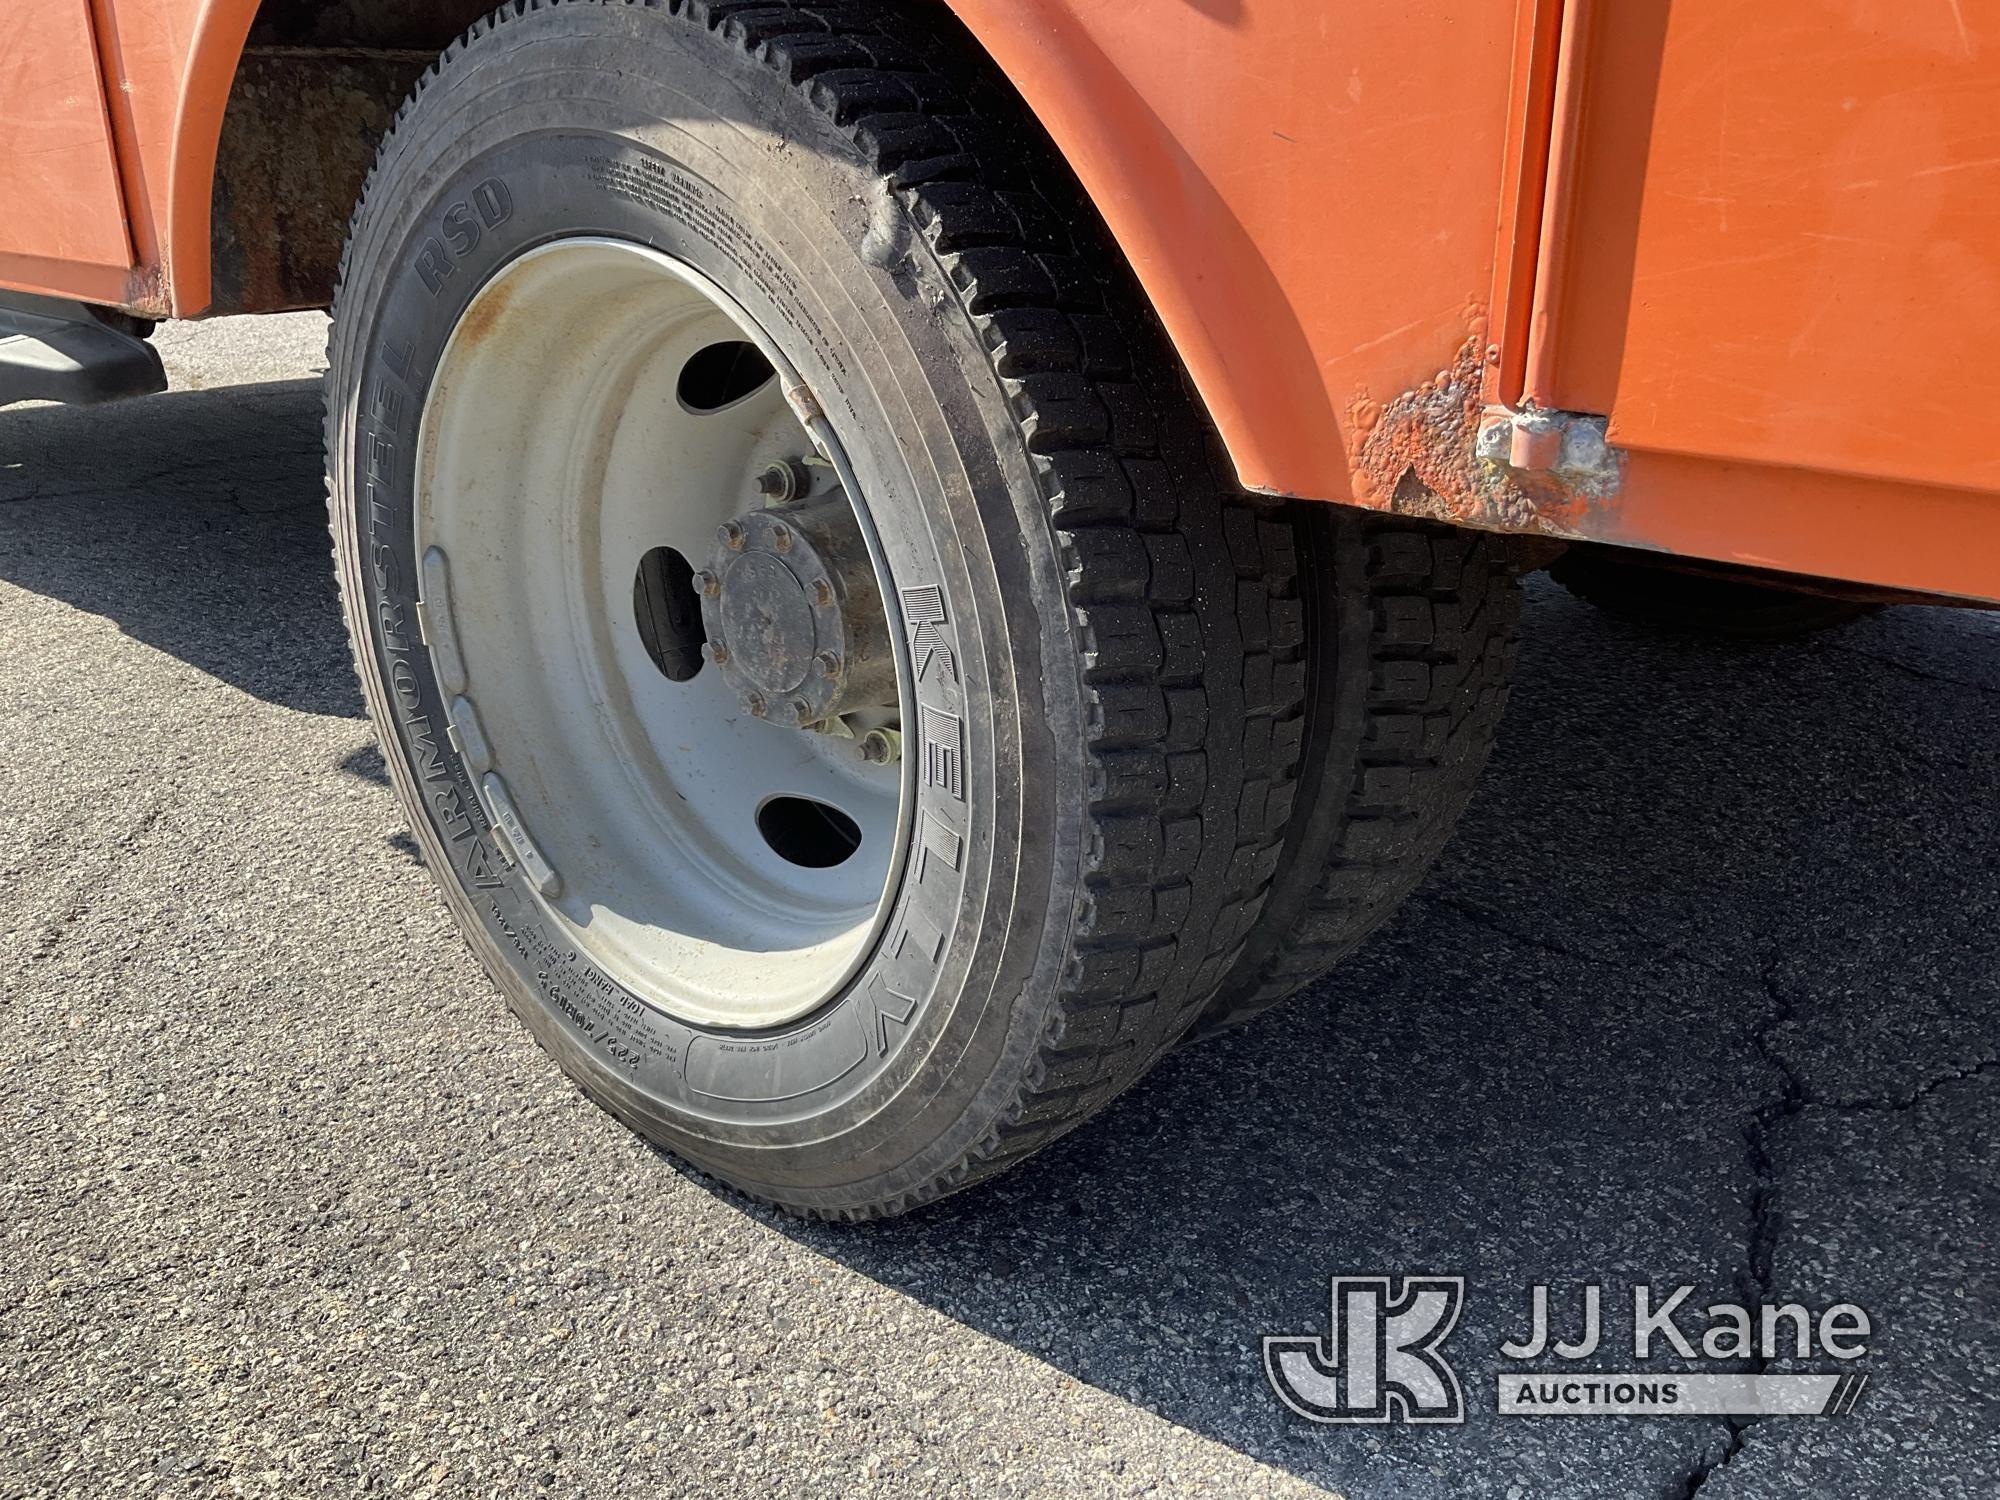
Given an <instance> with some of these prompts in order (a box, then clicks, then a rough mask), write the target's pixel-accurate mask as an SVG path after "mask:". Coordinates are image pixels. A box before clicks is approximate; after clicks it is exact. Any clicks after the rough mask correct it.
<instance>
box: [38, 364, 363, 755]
mask: <svg viewBox="0 0 2000 1500" xmlns="http://www.w3.org/2000/svg"><path fill="white" fill-rule="evenodd" d="M322 474H323V470H322V459H321V449H320V386H319V383H318V382H317V381H313V380H288V381H279V382H273V383H270V384H265V385H249V386H233V387H222V388H217V389H212V390H196V391H184V392H171V393H168V394H166V395H160V396H150V397H146V398H144V399H142V400H137V401H129V402H122V403H119V404H116V405H112V406H104V407H94V408H76V407H23V408H15V409H11V410H5V411H0V582H4V583H11V584H14V585H16V586H17V587H20V588H23V589H27V590H29V591H31V592H33V593H36V594H40V595H42V596H44V597H47V598H51V599H59V600H62V601H63V602H65V603H68V604H71V605H74V606H75V607H76V608H78V609H82V610H87V611H89V612H90V613H92V614H95V615H100V616H102V617H104V618H105V619H108V620H110V621H112V622H114V623H115V624H116V625H117V626H118V628H119V629H120V630H122V631H123V632H124V633H125V634H127V635H129V636H131V637H132V638H133V639H135V640H138V641H141V642H143V643H145V644H146V645H148V646H152V647H154V648H155V649H157V650H161V651H165V652H168V653H169V654H171V655H173V656H176V657H178V658H180V659H181V660H182V661H185V662H187V663H188V664H189V665H190V666H193V667H196V668H198V669H200V670H201V671H203V672H206V673H208V674H209V675H210V676H212V677H215V678H217V679H219V680H221V681H222V682H225V683H228V684H230V685H231V686H233V687H236V688H239V689H241V690H242V691H244V692H246V693H250V694H252V695H253V696H255V697H257V698H260V699H263V700H264V701H266V702H270V703H275V704H279V705H281V706H284V707H287V708H295V709H298V710H299V711H301V712H304V713H313V714H332V715H338V716H340V717H345V718H359V717H361V714H362V707H361V695H360V690H359V689H358V687H357V686H356V685H355V682H354V674H353V671H352V668H351V666H350V664H349V661H348V652H347V641H346V634H345V631H344V629H343V627H342V624H341V619H340V605H339V596H338V593H337V592H336V589H335V586H334V579H333V563H332V558H331V548H330V543H329V542H328V540H327V533H326V489H325V483H324V480H323V477H322Z"/></svg>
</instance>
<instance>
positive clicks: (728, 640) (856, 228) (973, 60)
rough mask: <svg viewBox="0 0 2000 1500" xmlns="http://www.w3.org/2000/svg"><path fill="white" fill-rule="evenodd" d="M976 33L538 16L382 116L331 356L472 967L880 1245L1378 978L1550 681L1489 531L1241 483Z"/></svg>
mask: <svg viewBox="0 0 2000 1500" xmlns="http://www.w3.org/2000/svg"><path fill="white" fill-rule="evenodd" d="M952 27H953V23H952V22H951V21H950V20H949V18H948V16H947V15H945V14H943V12H942V8H941V7H937V6H908V7H904V6H899V5H894V4H872V3H871V4H861V3H858V0H854V3H849V0H837V3H803V0H802V3H797V4H759V5H734V4H722V3H715V4H707V5H701V4H680V5H671V6H670V5H658V6H640V5H610V4H599V3H594V0H567V3H558V4H552V5H544V6H539V7H526V8H516V7H510V8H509V9H508V10H506V11H504V12H501V13H500V14H499V15H497V16H496V17H495V18H494V19H492V20H490V21H488V22H485V23H482V24H481V25H480V26H478V27H475V28H474V30H473V31H472V32H471V33H470V34H469V35H468V37H467V38H466V39H465V40H464V41H462V42H461V43H460V44H458V45H457V46H456V47H454V48H453V49H452V51H451V52H449V53H448V54H447V55H446V57H445V58H444V59H443V60H442V61H441V63H440V64H439V66H438V67H437V68H436V69H434V70H433V71H432V73H431V74H430V75H429V76H428V77H427V79H426V81H425V83H424V85H423V87H422V88H421V90H420V91H419V93H418V95H417V97H416V98H415V99H414V100H413V101H412V102H411V103H410V104H409V105H408V106H406V107H405V109H404V111H403V113H402V115H401V116H400V117H399V118H398V121H397V123H396V127H395V129H394V131H393V133H392V134H391V136H390V137H389V139H388V140H387V141H386V142H385V144H384V147H383V152H382V156H381V159H380V161H379V163H378V166H377V169H376V172H375V174H374V177H373V179H372V180H371V183H370V186H369V189H368V192H367V195H366V197H365V199H364V202H363V204H362V207H361V209H360V211H359V213H358V214H357V217H356V220H355V225H354V230H353V236H352V240H351V242H350V246H349V251H348V258H347V263H346V266H345V270H344V274H343V281H342V288H341V292H340V296H339V300H338V304H337V307H336V312H335V325H334V337H333V344H332V349H331V355H330V370H329V376H328V382H329V397H330V401H329V407H330V414H329V426H328V445H329V465H330V473H331V495H332V519H333V527H334V534H335V539H336V553H337V557H338V561H339V566H340V575H341V581H342V585H343V592H344V595H345V598H346V602H347V609H348V619H349V624H350V627H351V630H352V633H353V636H354V641H355V648H356V658H357V664H358V666H359V670H360V674H361V678H362V682H363V685H364V690H365V692H366V695H367V698H368V702H369V706H370V710H371V713H372V715H373V716H374V718H375V721H376V723H377V725H378V727H379V729H380V731H381V733H382V736H383V739H384V743H385V748H386V749H387V751H388V760H389V762H390V765H391V768H392V771H393V773H394V779H395V781H396V784H397V787H398V789H399V791H400V793H401V795H402V797H403V799H404V802H405V806H406V808H407V810H408V812H409V815H410V817H411V820H412V823H413V826H414V828H415V830H416V833H417V837H418V840H419V842H420V844H421V846H422V848H423V851H424V854H425V857H426V860H427V863H428V864H429V866H430V867H431V869H432V870H433V871H434V872H435V873H436V875H437V876H438V878H439V881H440V884H441V886H442V888H443V891H444V894H445V897H446V900H447V901H448V903H449V904H450V905H451V907H452V909H453V911H454V913H455V915H456V917H457V919H458V921H459V923H460V924H461V926H462V928H463V929H464V931H465V933H466V935H467V937H468V939H469V941H470V942H471V944H472V947H473V948H474V950H475V951H476V952H477V953H478V955H479V956H480V958H481V960H482V961H483V962H484V964H485V966H486V967H487V969H488V970H489V972H490V973H491V974H492V975H493V977H494V979H495V981H496V982H497V984H498V985H499V987H500V988H501V989H502V991H503V992H504V993H505V994H506V996H507V997H508V999H509V1001H510V1002H511V1004H512V1005H513V1007H514V1009H515V1010H516V1011H517V1012H518V1013H519V1014H520V1015H521V1017H522V1018H523V1019H524V1020H525V1021H526V1023H527V1024H528V1025H529V1026H530V1028H531V1029H532V1030H533V1031H534V1034H535V1035H536V1037H537V1038H538V1039H539V1040H540V1041H541V1042H542V1044H543V1045H544V1046H545V1047H546V1048H547V1049H548V1050H549V1051H550V1052H551V1053H552V1054H553V1055H554V1056H555V1057H556V1059H557V1060H558V1061H559V1062H560V1063H561V1064H562V1065H563V1066H564V1067H565V1068H566V1069H567V1070H568V1071H569V1072H570V1073H571V1075H572V1076H573V1077H575V1078H576V1079H577V1081H578V1082H579V1083H580V1084H581V1085H582V1086H583V1087H584V1088H585V1089H586V1090H588V1091H589V1092H590V1093H591V1094H592V1095H593V1096H594V1097H595V1098H597V1099H598V1100H599V1101H600V1102H602V1103H603V1104H604V1105H605V1106H606V1107H607V1108H609V1109H610V1110H612V1111H613V1112H614V1113H615V1114H617V1115H618V1116H620V1117H621V1118H622V1119H624V1120H626V1121H627V1122H628V1123H630V1124H631V1125H632V1126H634V1127H635V1128H636V1129H638V1130H640V1131H642V1132H643V1133H645V1134H646V1135H647V1136H649V1137H650V1138H652V1139H654V1140H656V1141H658V1142H659V1143H661V1144H662V1145H665V1146H667V1147H669V1148H670V1149H672V1150H673V1151H675V1152H676V1153H678V1154H680V1155H681V1156H683V1157H685V1158H686V1159H688V1160H689V1161H691V1162H693V1163H694V1164H695V1165H697V1166H699V1167H701V1168H703V1169H704V1170H707V1171H709V1172H711V1173H713V1174H715V1175H716V1176H719V1177H721V1178H724V1179H726V1180H727V1181H729V1182H731V1183H733V1184H735V1185H737V1186H739V1187H741V1188H743V1189H744V1190H745V1191H748V1192H750V1193H752V1194H755V1195H757V1196H759V1197H762V1198H764V1199H767V1200H769V1201H772V1202H776V1203H779V1204H781V1205H783V1206H785V1207H787V1208H790V1209H793V1210H796V1211H800V1212H806V1213H812V1214H817V1215H823V1216H831V1217H846V1218H853V1217H866V1216H873V1215H878V1214H883V1213H892V1212H897V1211H900V1210H902V1209H906V1208H909V1207H911V1206H913V1205H916V1204H918V1203H922V1202H924V1201H927V1200H929V1199H931V1198H934V1197H936V1196H938V1195H940V1194H942V1193H945V1192H949V1191H952V1190H955V1189H957V1188H960V1187H963V1186H966V1185H968V1184H970V1183H972V1182H975V1181H977V1180H979V1179H981V1178H983V1177H985V1176H987V1175H990V1174H991V1173H993V1172H995V1171H997V1170H1000V1169H1001V1168H1003V1167H1005V1166H1007V1165H1009V1164H1011V1163H1012V1162H1014V1161H1017V1160H1019V1159H1020V1158H1022V1157H1023V1156H1025V1155H1027V1154H1028V1153H1030V1152H1032V1151H1034V1150H1036V1149H1038V1148H1039V1147H1041V1146H1042V1145H1045V1144H1047V1143H1048V1142H1049V1141H1051V1140H1053V1139H1055V1138H1056V1137H1057V1136H1059V1135H1061V1134H1062V1133H1063V1132H1065V1131H1067V1130H1069V1129H1071V1128H1073V1127H1074V1126H1075V1125H1077V1124H1078V1123H1080V1122H1081V1121H1083V1120H1084V1119H1086V1118H1087V1117H1088V1116H1090V1115H1091V1114H1092V1113H1094V1112H1095V1111H1096V1110H1098V1109H1099V1108H1101V1107H1102V1106H1103V1105H1104V1104H1105V1103H1106V1102H1108V1101H1109V1100H1110V1099H1111V1098H1113V1097H1114V1096H1115V1095H1116V1094H1117V1093H1118V1092H1119V1091H1121V1090H1122V1089H1124V1088H1125V1087H1127V1086H1128V1085H1130V1084H1131V1083H1132V1082H1133V1081H1134V1080H1136V1079H1137V1078H1138V1077H1140V1076H1141V1075H1142V1074H1143V1073H1144V1072H1145V1071H1146V1069H1147V1068H1148V1067H1149V1066H1150V1065H1151V1064H1152V1062H1153V1061H1154V1060H1155V1059H1157V1058H1158V1057H1159V1056H1160V1055H1161V1054H1162V1053H1163V1052H1164V1051H1165V1050H1166V1049H1167V1048H1169V1047H1171V1046H1172V1045H1174V1043H1175V1042H1177V1041H1178V1040H1180V1039H1181V1038H1182V1037H1183V1036H1184V1035H1186V1034H1188V1033H1189V1032H1190V1030H1191V1029H1193V1030H1200V1029H1212V1028H1214V1027H1216V1026H1219V1025H1224V1024H1229V1023H1231V1022H1233V1021H1236V1020H1240V1019H1243V1018H1244V1017H1246V1016H1248V1015H1250V1014H1252V1013H1254V1012H1255V1011H1256V1010H1259V1009H1261V1008H1263V1007H1265V1006H1267V1005H1269V1004H1272V1003H1275V1001H1276V1000H1278V999H1281V998H1283V997H1284V996H1285V995H1286V994H1289V993H1291V992H1292V991H1293V990H1295V989H1297V988H1298V987H1300V986H1301V985H1302V984H1304V983H1307V982H1309V981H1310V980H1311V979H1312V978H1314V977H1316V976H1317V975H1318V974H1319V973H1321V972H1323V971H1324V969H1325V968H1327V967H1329V966H1330V965H1331V964H1332V962H1334V961H1335V960H1336V959H1337V958H1338V957H1339V956H1340V955H1341V954H1342V953H1343V952H1344V951H1345V950H1346V949H1347V948H1348V947H1351V946H1352V945H1353V944H1354V943H1356V942H1358V941H1359V939H1360V937H1361V936H1362V935H1363V934H1364V933H1365V932H1366V931H1367V930H1369V928H1371V927H1372V926H1373V925H1374V924H1375V923H1376V922H1377V921H1379V920H1380V918H1381V917H1382V916H1383V915H1385V914H1386V912H1387V910H1388V909H1389V908H1390V906H1391V905H1393V902H1394V900H1395V899H1396V898H1397V897H1398V896H1400V894H1402V893H1403V892H1404V891H1406V890H1407V889H1408V888H1409V886H1410V885H1411V884H1413V883H1414V881H1415V879H1416V877H1417V875H1418V874H1419V873H1420V872H1421V870H1422V868H1423V867H1424V865H1425V864H1426V863H1427V862H1428V860H1429V859H1430V858H1431V856H1432V855H1434V854H1435V852H1436V849H1437V847H1438V846H1439V845H1440V844H1441V842H1442V839H1443V837H1444V834H1445V832H1446V831H1447V830H1448V829H1449V826H1450V823H1451V821H1452V819H1453V817H1454V816H1455V814H1456V812H1457V810H1458V808H1459V807H1460V806H1461V805H1462V803H1463V801H1464V799H1465V796H1466V795H1467V793H1468V792H1469V788H1470V785H1471V778H1472V776H1473V774H1474V773H1475V772H1476V770H1477V767H1478V764H1479V762H1480V761H1481V760H1482V759H1483V757H1484V753H1485V747H1486V744H1487V743H1488V741H1489V739H1490V737H1491V733H1492V729H1493V726H1494V723H1495V721H1496V720H1497V717H1498V714H1499V711H1500V707H1501V704H1502V702H1503V701H1504V695H1505V684H1506V671H1507V665H1508V658H1509V652H1510V649H1511V639H1512V622H1513V614H1512V609H1513V585H1512V580H1511V577H1510V576H1509V574H1508V573H1507V571H1506V569H1505V567H1504V566H1503V561H1502V560H1501V559H1499V558H1498V557H1496V556H1495V555H1493V554H1492V553H1491V551H1490V547H1489V544H1487V543H1485V542H1482V541H1479V540H1476V539H1471V538H1467V537H1462V536H1459V535H1456V534H1453V533H1449V532H1444V531H1438V530H1432V529H1425V528H1422V527H1419V526H1417V525H1414V524H1410V523H1403V522H1397V521H1390V520H1379V521H1378V520H1363V519H1359V518H1354V517H1348V516H1345V515H1342V516H1339V517H1336V514H1335V513H1334V512H1332V511H1331V510H1327V509H1324V508H1309V507H1292V508H1279V507H1275V506H1271V505H1268V504H1262V503H1253V502H1252V501H1251V500H1249V499H1248V497H1246V496H1244V495H1242V494H1241V493H1240V492H1239V491H1238V490H1237V489H1236V487H1235V486H1234V484H1233V483H1232V482H1231V481H1230V480H1229V479H1228V477H1227V471H1226V466H1225V465H1223V464H1222V463H1221V462H1219V461H1218V459H1217V456H1216V450H1215V445H1214V442H1213V439H1212V436H1211V435H1210V433H1209V430H1208V428H1207V424H1206V421H1205V418H1204V416H1203V414H1202V413H1201V410H1200V408H1199V406H1198V404H1197V403H1196V402H1195V401H1194V400H1193V398H1192V397H1191V396H1190V395H1189V394H1188V392H1187V390H1186V387H1185V383H1184V381H1183V379H1182V377H1181V375H1180V373H1179V370H1178V367H1177V366H1176V364H1175V361H1174V357H1173V355H1172V352H1171V350H1170V349H1169V348H1168V347H1167V345H1166V343H1165V340H1164V338H1163V336H1162V335H1161V333H1160V332H1159V330H1158V328H1157V326H1156V325H1155V324H1154V323H1153V321H1152V319H1151V317H1150V314H1149V313H1148V311H1147V310H1146V309H1145V307H1144V304H1143V301H1142V300H1141V299H1140V297H1139V296H1138V294H1137V293H1136V291H1135V290H1134V288H1133V287H1132V286H1131V285H1130V284H1129V281H1128V277H1127V273H1126V272H1125V270H1124V269H1123V267H1122V265H1121V263H1120V262H1119V260H1118V258H1117V256H1116V253H1115V251H1113V250H1111V249H1110V248H1109V247H1108V245H1107V242H1106V239H1105V236H1104V233H1103V231H1102V229H1101V227H1100V226H1098V225H1097V224H1096V222H1095V220H1094V219H1093V218H1092V216H1091V213H1090V210H1089V208H1088V206H1087V204H1086V203H1085V201H1084V200H1083V198H1082V196H1081V194H1080V192H1079V191H1078V189H1077V188H1076V187H1075V185H1074V183H1073V181H1072V180H1071V179H1070V178H1069V177H1068V176H1067V172H1066V169H1065V167H1064V166H1063V164H1062V163H1061V162H1060V160H1059V159H1057V158H1056V157H1055V156H1054V154H1053V152H1052V151H1051V150H1050V149H1049V148H1048V147H1047V146H1046V145H1045V144H1042V143H1039V142H1038V141H1037V139H1036V137H1035V135H1034V133H1033V131H1032V129H1031V128H1029V126H1028V124H1027V122H1026V121H1025V120H1023V119H1022V118H1021V117H1020V116H1019V106H1018V103H1017V102H1016V101H1015V100H1014V99H1013V98H1012V97H1011V95H1010V94H1009V93H1008V91H1007V89H1006V87H1005V85H1004V83H1003V82H1001V81H1000V80H998V79H996V78H994V77H993V76H991V75H990V74H989V73H988V72H986V71H985V69H984V68H983V66H982V65H981V63H980V61H979V59H978V58H977V57H976V56H975V55H974V54H973V52H972V51H971V49H970V47H969V44H968V43H967V42H966V40H965V38H964V37H963V36H962V35H959V34H957V33H956V32H955V31H954V30H953V29H952ZM1009 122H1011V123H1009Z"/></svg>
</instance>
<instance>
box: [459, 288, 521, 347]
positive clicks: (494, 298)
mask: <svg viewBox="0 0 2000 1500" xmlns="http://www.w3.org/2000/svg"><path fill="white" fill-rule="evenodd" d="M513 300H514V288H513V286H512V284H511V283H509V282H505V281H502V282H501V283H500V284H499V285H497V286H493V287H489V288H488V289H487V290H486V291H485V292H483V293H482V294H481V295H479V296H478V297H475V298H474V299H473V302H472V306H471V307H469V308H467V309H466V311H465V316H464V317H463V318H462V319H460V320H459V325H458V329H457V331H456V332H455V333H453V335H452V337H453V338H455V339H457V340H458V341H459V342H460V343H462V344H463V345H464V346H465V347H466V348H468V349H470V348H473V347H474V346H476V345H479V344H482V343H484V342H485V341H486V340H487V339H489V338H491V337H492V335H493V329H494V327H495V326H496V325H497V324H498V323H499V322H500V319H501V318H502V317H503V316H505V315H506V312H507V305H508V304H509V303H510V302H512V301H513Z"/></svg>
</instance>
